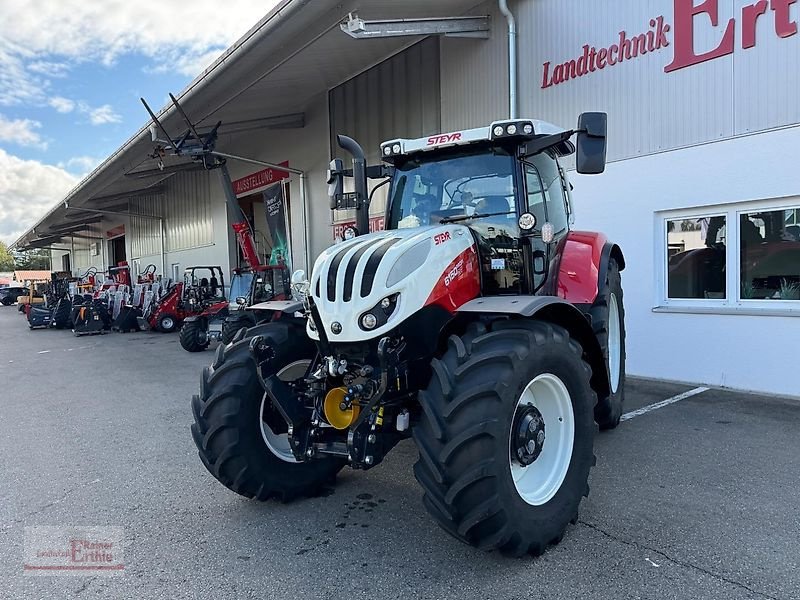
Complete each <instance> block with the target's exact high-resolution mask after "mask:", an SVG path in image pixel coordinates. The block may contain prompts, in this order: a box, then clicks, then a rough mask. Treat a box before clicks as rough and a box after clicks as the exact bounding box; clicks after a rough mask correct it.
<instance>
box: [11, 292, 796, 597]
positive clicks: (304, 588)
mask: <svg viewBox="0 0 800 600" xmlns="http://www.w3.org/2000/svg"><path fill="white" fill-rule="evenodd" d="M212 354H213V353H212V351H211V350H209V351H207V352H205V353H200V354H189V353H187V352H185V351H183V350H182V349H181V347H180V345H179V343H178V338H177V335H164V334H158V333H131V334H109V335H104V336H94V337H82V338H76V337H74V336H73V335H72V334H71V332H68V331H55V330H45V331H29V330H28V328H27V324H26V322H25V321H24V319H23V318H22V317H21V316H20V315H19V314H18V313H17V310H16V307H15V306H12V307H0V415H1V417H2V418H0V456H2V460H0V481H2V486H0V598H3V599H12V598H42V599H50V598H72V597H80V598H115V599H123V598H136V599H143V598H146V599H150V598H153V599H156V598H164V599H173V598H175V599H178V598H214V599H224V598H269V599H284V598H285V599H292V600H301V599H302V600H306V599H312V598H313V599H316V598H320V599H322V598H326V599H332V598H348V599H351V598H352V599H356V598H368V599H376V598H430V599H436V600H442V599H449V598H454V599H458V600H465V599H472V598H502V599H520V600H521V599H529V598H547V599H551V598H552V599H555V598H564V599H572V598H598V599H605V598H608V599H623V598H652V599H658V600H666V599H671V598H675V599H687V598H691V599H700V598H702V599H705V598H721V599H725V600H736V599H745V598H753V599H764V598H773V599H774V598H786V599H797V598H800V568H798V567H799V566H800V565H799V564H798V563H800V510H798V505H799V504H800V503H799V502H798V499H800V492H799V491H798V486H799V485H800V435H799V434H800V400H793V399H780V398H767V397H763V396H757V395H752V394H745V393H734V392H730V391H720V390H708V391H704V392H702V393H697V394H695V395H693V396H691V397H688V398H686V399H684V400H681V401H680V402H676V403H674V404H671V405H669V406H665V407H663V408H660V409H658V410H654V411H652V412H647V413H645V414H642V415H639V416H636V417H635V418H631V419H630V420H627V421H625V422H623V423H622V424H621V425H620V426H619V427H618V428H617V429H616V430H615V431H612V432H608V433H602V434H600V435H599V436H598V438H597V441H596V453H597V457H598V462H597V466H596V468H595V469H594V470H593V472H592V479H591V494H590V495H589V498H588V499H586V500H585V501H584V502H583V504H582V508H581V514H580V520H579V522H578V523H577V525H574V526H571V527H570V528H569V529H568V531H567V534H566V536H565V537H564V540H563V541H562V542H561V544H560V545H558V546H556V547H553V548H550V549H549V550H548V551H547V552H546V553H545V554H544V555H543V556H541V557H539V558H530V557H528V558H523V559H508V558H503V557H502V556H499V555H498V554H496V553H490V554H487V553H484V552H481V551H479V550H476V549H473V548H471V547H469V546H466V545H464V544H462V543H460V542H458V541H456V540H454V539H453V538H451V537H450V536H448V535H447V534H446V533H444V532H443V531H442V530H441V529H439V528H438V527H437V526H436V525H435V524H434V522H433V521H432V520H431V519H430V518H429V517H428V515H427V513H426V512H425V510H424V508H423V506H422V502H421V492H420V489H419V487H418V486H417V484H416V482H415V481H414V478H413V475H412V466H413V463H414V461H415V460H416V451H415V448H414V446H413V443H410V442H405V443H403V444H401V445H400V446H398V447H397V448H396V449H395V450H394V451H393V452H392V453H391V454H390V455H389V457H388V458H387V459H386V461H385V462H384V463H383V464H381V465H380V466H378V467H376V468H374V469H372V470H370V471H368V472H355V471H350V470H348V469H346V470H345V471H343V472H342V474H341V475H340V477H339V478H338V483H337V486H336V488H335V491H334V493H332V494H331V495H329V496H326V497H318V498H312V499H305V500H299V501H296V502H294V503H290V504H281V503H278V502H275V501H269V502H266V503H258V502H254V501H250V500H247V499H245V498H242V497H239V496H237V495H236V494H234V493H232V492H230V491H228V490H227V489H225V488H224V487H223V486H222V485H220V484H219V483H217V482H216V481H215V480H214V479H213V478H212V477H211V476H210V475H209V474H208V473H207V472H206V470H205V469H204V468H203V466H202V464H201V463H200V460H199V459H198V457H197V453H196V451H195V447H194V444H193V443H192V439H191V436H190V433H189V425H190V422H191V411H190V408H189V398H190V396H191V394H192V393H195V392H196V390H197V387H198V384H199V375H200V370H201V368H202V367H203V366H204V365H205V364H207V363H208V362H210V361H211V359H212ZM788 375H789V373H788V372H787V376H788ZM695 387H696V386H692V385H682V384H673V383H664V382H654V381H648V380H641V379H629V382H628V387H627V400H626V410H628V411H631V410H634V409H637V408H641V407H644V406H648V405H650V404H653V403H656V402H659V401H662V400H665V399H667V398H672V397H674V396H676V395H679V394H681V393H683V392H686V391H688V390H691V389H693V388H695ZM71 525H95V526H114V527H122V528H124V529H123V531H124V550H125V569H124V571H123V572H120V573H117V574H115V575H113V576H105V575H95V574H93V575H91V576H84V575H73V576H56V575H45V576H35V575H33V576H32V575H28V574H25V573H23V550H22V547H23V539H24V528H25V527H31V526H71Z"/></svg>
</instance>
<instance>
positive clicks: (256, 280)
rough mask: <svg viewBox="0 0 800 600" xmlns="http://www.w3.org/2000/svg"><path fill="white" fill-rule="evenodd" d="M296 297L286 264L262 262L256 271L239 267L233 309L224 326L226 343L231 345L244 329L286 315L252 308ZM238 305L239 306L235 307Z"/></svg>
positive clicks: (234, 289)
mask: <svg viewBox="0 0 800 600" xmlns="http://www.w3.org/2000/svg"><path fill="white" fill-rule="evenodd" d="M291 297H292V290H291V284H290V279H289V271H288V269H287V268H286V265H285V264H280V265H260V266H259V267H257V270H256V271H250V270H245V269H238V270H237V271H236V272H235V273H234V278H233V283H231V300H232V301H235V302H236V304H235V305H234V304H233V302H232V303H231V309H232V310H231V311H230V312H229V314H228V316H227V317H226V318H225V323H224V324H223V326H222V337H221V339H220V341H221V342H222V343H223V344H229V343H230V342H231V340H233V338H234V336H235V335H236V334H237V333H238V332H239V330H240V329H242V328H248V327H254V326H255V325H256V324H258V323H260V322H261V321H262V320H263V319H265V318H266V319H267V320H270V319H273V318H275V317H278V316H282V314H283V313H282V312H280V311H276V312H274V313H269V312H266V313H265V311H263V310H258V309H257V308H256V309H255V310H251V308H252V307H254V306H257V305H258V304H260V303H262V302H268V301H273V300H289V299H291ZM234 306H235V308H234Z"/></svg>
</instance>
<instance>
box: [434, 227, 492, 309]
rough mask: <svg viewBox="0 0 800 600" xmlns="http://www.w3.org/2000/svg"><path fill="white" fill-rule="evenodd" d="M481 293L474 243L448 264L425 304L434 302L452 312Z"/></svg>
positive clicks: (478, 265)
mask: <svg viewBox="0 0 800 600" xmlns="http://www.w3.org/2000/svg"><path fill="white" fill-rule="evenodd" d="M448 235H449V234H448ZM436 243H437V244H438V243H440V242H436ZM480 295H481V276H480V264H479V263H478V254H477V252H476V251H475V246H474V245H472V246H470V247H469V248H467V249H466V250H464V251H463V252H462V253H461V254H459V255H458V256H457V257H456V258H455V259H454V260H453V262H451V263H450V264H449V265H447V268H446V269H445V270H444V272H443V273H442V275H441V277H440V278H439V281H437V282H436V286H435V287H434V288H433V290H432V291H431V294H430V296H428V299H427V300H426V301H425V306H428V305H431V304H434V305H437V306H441V307H442V308H444V309H445V310H448V311H450V312H451V313H452V312H455V311H456V309H458V307H459V306H461V305H462V304H465V303H466V302H469V301H470V300H472V299H474V298H477V297H478V296H480Z"/></svg>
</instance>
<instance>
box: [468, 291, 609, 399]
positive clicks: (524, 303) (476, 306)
mask: <svg viewBox="0 0 800 600" xmlns="http://www.w3.org/2000/svg"><path fill="white" fill-rule="evenodd" d="M458 313H459V315H464V316H467V317H469V316H472V317H474V318H477V317H478V316H479V315H480V316H495V317H510V318H516V319H538V320H540V321H547V322H549V323H553V324H555V325H559V326H561V327H563V328H564V329H566V330H567V331H568V332H569V335H570V337H572V338H573V339H575V340H576V341H577V342H578V343H580V345H581V347H582V348H583V358H584V360H586V362H587V363H589V366H590V367H591V368H592V379H591V384H592V389H593V390H594V391H595V392H596V393H597V395H598V397H600V398H604V397H606V396H607V395H608V392H609V382H608V372H607V370H606V364H605V359H604V358H603V351H602V349H601V348H600V343H599V342H598V341H597V337H596V336H595V334H594V331H592V326H591V324H590V323H589V321H588V318H587V315H586V314H584V313H583V312H581V310H580V309H579V308H578V307H576V306H574V305H573V304H572V303H570V302H567V301H566V300H564V299H562V298H557V297H555V296H491V297H487V298H476V299H475V300H471V301H470V302H467V303H466V304H464V305H463V306H461V307H460V308H459V309H458Z"/></svg>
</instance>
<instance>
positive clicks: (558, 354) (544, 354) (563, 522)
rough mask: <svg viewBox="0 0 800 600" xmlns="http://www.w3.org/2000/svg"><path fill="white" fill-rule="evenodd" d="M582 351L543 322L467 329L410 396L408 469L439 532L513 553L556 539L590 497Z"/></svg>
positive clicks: (589, 404) (588, 403)
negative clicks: (411, 458) (416, 406)
mask: <svg viewBox="0 0 800 600" xmlns="http://www.w3.org/2000/svg"><path fill="white" fill-rule="evenodd" d="M582 354H583V350H582V348H581V346H580V344H578V342H576V341H575V340H574V339H571V338H570V336H569V333H567V331H566V330H565V329H563V328H561V327H559V326H557V325H553V324H550V323H546V322H543V321H513V320H511V321H498V322H495V323H494V324H492V326H491V329H486V327H485V326H483V324H473V325H471V326H470V328H469V329H468V331H467V333H466V334H465V335H464V336H462V337H457V336H452V337H451V338H450V340H449V346H448V349H447V351H446V352H445V354H444V355H443V356H442V357H441V358H440V359H434V361H433V364H432V370H433V376H432V378H431V381H430V383H429V385H428V387H427V388H426V389H425V390H422V391H421V392H420V394H419V400H420V404H421V405H422V408H423V413H422V418H421V421H420V423H419V425H417V426H416V427H415V428H414V431H413V434H414V440H415V442H416V444H417V448H418V449H419V456H420V458H419V461H418V462H417V463H416V465H415V466H414V475H415V476H416V478H417V481H418V482H419V483H420V485H421V486H422V488H423V491H424V496H423V503H424V504H425V507H426V508H427V510H428V512H429V513H430V514H431V515H432V516H433V518H434V519H435V520H436V521H437V522H438V523H439V525H441V526H442V528H444V529H445V531H447V532H448V533H450V534H451V535H453V536H454V537H456V538H457V539H460V540H461V541H463V542H466V543H468V544H471V545H474V546H477V547H479V548H481V549H484V550H495V549H496V550H499V551H500V552H502V553H504V554H509V555H514V556H521V555H523V554H526V553H530V554H534V555H538V554H541V553H542V552H543V551H544V550H545V549H546V547H547V546H548V545H550V544H557V543H558V542H559V541H560V540H561V538H562V537H563V536H564V531H565V530H566V528H567V525H568V524H569V523H570V522H573V523H574V522H576V521H577V514H578V506H579V504H580V502H581V499H582V498H583V496H586V495H587V494H588V493H589V486H588V483H587V481H588V477H589V470H590V468H591V467H592V465H593V464H594V454H593V441H594V433H595V430H596V425H595V423H594V418H593V417H594V405H595V402H596V396H595V394H594V392H593V391H592V388H591V386H590V383H589V380H590V378H591V374H592V373H591V368H590V367H589V365H588V364H587V363H586V362H584V361H583V360H582Z"/></svg>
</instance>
